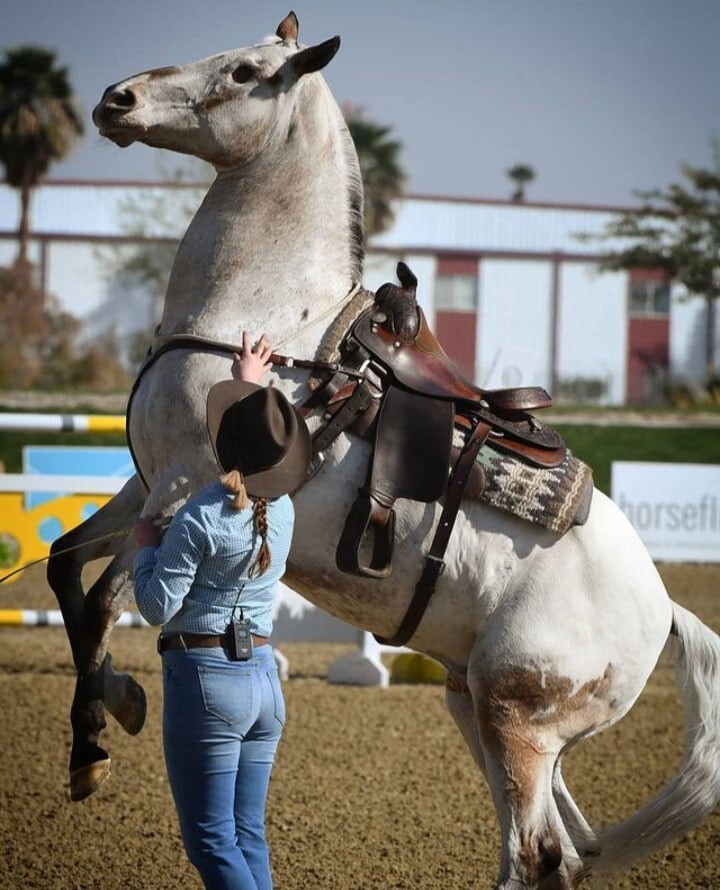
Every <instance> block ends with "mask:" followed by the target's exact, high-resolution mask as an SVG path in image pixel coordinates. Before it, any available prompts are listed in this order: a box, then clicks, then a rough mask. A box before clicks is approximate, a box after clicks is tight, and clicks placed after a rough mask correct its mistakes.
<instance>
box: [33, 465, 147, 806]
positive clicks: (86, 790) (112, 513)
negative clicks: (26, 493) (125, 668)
mask: <svg viewBox="0 0 720 890" xmlns="http://www.w3.org/2000/svg"><path fill="white" fill-rule="evenodd" d="M145 494H146V493H145V490H144V488H143V486H142V484H141V482H140V480H139V479H138V478H137V477H133V478H132V479H130V480H129V481H128V482H127V483H126V484H125V486H124V487H123V488H122V490H121V491H120V492H119V493H118V494H117V495H116V496H115V497H114V498H112V500H110V501H108V503H107V504H105V505H104V506H103V507H102V508H101V509H100V510H98V512H97V513H95V514H94V515H93V516H91V517H90V519H88V520H87V521H86V522H83V523H82V525H80V526H78V527H77V528H74V529H72V530H71V531H70V532H68V533H67V534H66V535H63V536H62V538H59V539H58V540H57V541H55V543H54V544H53V546H52V548H51V551H50V560H49V562H48V571H47V578H48V582H49V584H50V586H51V588H52V589H53V592H54V593H55V596H56V597H57V600H58V604H59V606H60V609H61V611H62V614H63V620H64V622H65V629H66V632H67V635H68V640H69V642H70V647H71V649H72V654H73V661H74V663H75V667H76V669H77V671H78V683H77V686H76V690H75V698H74V701H73V712H72V721H73V736H74V738H73V753H72V756H71V770H72V771H75V770H80V772H78V773H77V775H76V778H75V779H74V780H72V779H71V796H72V797H73V799H77V800H79V799H80V798H81V796H87V794H90V793H92V791H94V790H95V788H96V787H97V785H98V784H99V781H102V779H104V778H105V777H106V776H107V770H108V769H109V762H108V763H107V764H106V765H105V767H102V768H101V769H100V774H101V775H100V777H99V781H95V780H92V781H90V782H88V781H87V780H86V779H85V778H83V769H84V768H87V767H89V766H91V765H92V764H93V763H95V762H100V761H104V760H108V758H107V754H106V753H105V752H104V751H102V749H101V748H99V746H98V745H97V738H98V736H99V734H100V731H101V730H102V728H103V727H104V726H105V717H104V708H103V706H102V700H103V698H104V699H105V701H106V703H107V706H108V710H109V711H110V713H111V714H112V715H113V716H114V717H115V718H116V719H117V720H118V722H119V723H120V724H121V726H122V727H123V728H124V729H125V730H126V731H127V732H130V733H136V732H139V731H140V729H141V727H142V725H143V722H144V720H145V710H146V705H145V693H144V692H143V689H142V687H141V686H140V685H139V684H138V683H136V682H135V681H134V680H133V679H132V677H130V676H129V675H127V674H118V673H116V672H115V671H114V669H113V666H112V659H111V657H110V655H109V653H108V652H107V644H108V638H109V636H110V632H111V630H112V627H113V625H114V624H115V621H116V620H117V618H118V616H119V615H120V614H121V612H122V609H123V607H124V605H125V604H126V602H127V600H128V599H129V597H130V595H131V592H132V587H131V584H130V578H129V567H128V561H129V559H130V558H131V554H132V551H133V548H132V545H131V537H132V533H133V527H134V523H135V520H136V518H137V516H138V515H139V513H140V511H141V509H142V505H143V503H144V500H145ZM118 554H122V556H120V557H118ZM106 556H115V557H116V558H115V560H113V562H112V563H111V564H110V566H108V568H107V569H106V570H105V572H104V573H103V575H102V577H101V578H100V579H99V580H98V582H97V583H96V584H95V585H94V586H93V588H92V589H91V591H90V593H89V594H88V596H87V597H86V596H85V594H84V590H83V585H82V570H83V566H84V565H85V564H86V563H88V562H91V561H92V560H96V559H100V558H102V557H106ZM100 667H102V671H101V670H100ZM91 702H93V703H94V704H92V705H91V704H89V703H91ZM90 771H91V772H93V770H90Z"/></svg>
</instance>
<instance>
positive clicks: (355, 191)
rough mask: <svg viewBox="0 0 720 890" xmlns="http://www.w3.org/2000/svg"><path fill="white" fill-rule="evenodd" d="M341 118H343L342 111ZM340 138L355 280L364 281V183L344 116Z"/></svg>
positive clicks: (353, 276) (353, 278)
mask: <svg viewBox="0 0 720 890" xmlns="http://www.w3.org/2000/svg"><path fill="white" fill-rule="evenodd" d="M340 114H341V118H342V113H340ZM340 138H341V140H342V144H343V151H344V154H345V160H346V164H347V171H348V182H347V185H348V218H349V223H350V256H351V260H352V265H351V271H352V280H353V281H362V276H363V262H364V260H365V228H364V226H363V183H362V176H361V175H360V166H359V163H358V160H357V151H356V149H355V143H354V142H353V140H352V136H351V135H350V130H349V129H348V126H347V123H346V122H345V119H344V118H342V126H341V129H340Z"/></svg>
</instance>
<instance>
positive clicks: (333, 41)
mask: <svg viewBox="0 0 720 890" xmlns="http://www.w3.org/2000/svg"><path fill="white" fill-rule="evenodd" d="M339 48H340V38H339V37H331V38H330V40H326V41H325V42H324V43H318V45H317V46H309V47H308V48H307V49H301V50H300V52H299V53H295V55H294V56H292V57H291V58H290V63H291V65H292V67H293V70H294V72H295V76H296V78H297V79H298V80H299V79H300V78H301V77H302V76H303V74H311V73H312V72H313V71H319V70H320V69H321V68H324V67H325V66H326V65H327V63H328V62H329V61H330V59H332V57H333V56H334V55H335V53H336V52H337V51H338V49H339Z"/></svg>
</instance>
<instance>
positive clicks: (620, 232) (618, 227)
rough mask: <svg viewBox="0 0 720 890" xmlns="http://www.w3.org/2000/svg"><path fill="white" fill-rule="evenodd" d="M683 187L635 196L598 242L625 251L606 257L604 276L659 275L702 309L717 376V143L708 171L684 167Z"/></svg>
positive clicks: (710, 369) (709, 366) (709, 364)
mask: <svg viewBox="0 0 720 890" xmlns="http://www.w3.org/2000/svg"><path fill="white" fill-rule="evenodd" d="M680 170H681V172H682V175H683V178H684V180H685V182H681V183H671V184H670V185H669V186H667V188H665V189H653V190H651V191H639V192H636V195H637V196H638V198H639V199H640V200H641V201H642V203H641V204H640V206H638V207H636V208H632V209H630V210H626V211H623V212H622V213H620V214H619V215H618V216H617V217H616V218H615V219H613V220H612V221H611V222H610V223H609V224H608V225H607V226H606V229H605V232H604V233H603V235H602V236H600V237H601V240H603V241H608V240H610V241H614V242H617V241H618V240H619V241H620V243H623V242H624V243H625V245H626V246H624V247H622V248H620V249H613V250H611V251H609V252H608V253H607V254H606V256H605V257H604V259H603V262H602V265H601V268H602V269H604V270H619V269H634V268H646V269H662V270H663V271H664V272H665V274H666V275H667V277H668V279H669V280H671V281H676V282H678V283H680V284H682V285H684V287H685V289H686V290H687V292H688V293H689V294H692V295H695V296H699V297H702V298H703V299H704V300H705V304H706V313H707V314H706V319H707V322H706V326H705V348H704V359H705V366H706V370H707V374H708V378H712V377H713V376H715V374H716V367H715V359H714V353H715V312H714V302H715V300H716V299H717V298H718V296H720V141H718V140H715V141H714V142H713V166H712V168H711V169H704V168H702V167H692V166H690V165H689V164H683V165H682V166H681V168H680Z"/></svg>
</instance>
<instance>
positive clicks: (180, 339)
mask: <svg viewBox="0 0 720 890" xmlns="http://www.w3.org/2000/svg"><path fill="white" fill-rule="evenodd" d="M361 287H362V286H361V284H360V283H357V284H355V285H354V286H353V287H352V288H351V290H350V292H349V293H348V294H346V296H344V297H343V298H342V300H339V301H338V302H337V303H333V305H332V306H330V308H329V309H326V310H325V312H323V313H322V315H319V316H318V317H317V318H314V319H312V321H309V322H308V323H307V324H306V325H304V326H303V327H301V328H300V329H299V330H298V331H296V332H295V333H294V334H292V336H291V337H287V338H286V339H285V340H282V341H281V342H280V343H279V344H278V346H279V347H282V346H284V345H285V344H286V343H287V342H289V340H290V339H295V338H296V337H298V336H299V335H300V334H303V333H304V332H305V331H307V330H309V329H310V328H311V327H313V326H314V325H316V324H319V323H320V322H322V321H325V320H326V319H327V318H329V317H331V316H333V315H335V316H336V317H339V316H340V315H341V314H342V312H343V311H344V310H345V309H346V308H347V307H348V306H349V304H350V303H351V302H352V300H353V299H354V298H355V297H356V296H357V294H358V293H359V292H360V290H361ZM158 341H160V345H159V346H157V348H156V344H157V343H158ZM176 349H191V350H195V351H196V352H217V353H220V354H221V355H233V354H234V353H238V354H242V347H241V346H239V345H238V344H237V343H226V342H222V341H220V340H212V339H210V338H209V337H201V336H199V335H196V334H170V335H168V336H165V335H164V334H161V333H159V331H156V333H155V341H154V342H153V344H152V346H151V347H150V349H149V350H148V353H147V355H146V356H145V359H144V361H143V363H142V365H141V366H140V370H139V371H138V375H137V377H136V378H135V382H134V383H133V385H132V389H131V390H130V395H129V397H128V403H127V408H126V410H125V429H126V431H127V432H126V439H127V446H128V451H129V452H130V457H131V458H132V462H133V464H134V466H135V472H136V473H137V475H138V478H139V479H140V481H141V482H142V484H143V485H144V486H145V488H146V489H147V490H148V491H150V485H149V484H148V482H147V480H146V479H145V477H144V476H143V473H142V470H141V469H140V464H139V462H138V460H137V458H136V455H135V450H134V449H133V445H132V440H131V438H130V432H129V430H130V410H131V407H132V401H133V398H134V396H135V394H136V392H137V390H138V387H139V386H140V381H141V380H142V378H143V377H144V375H145V373H146V371H148V370H150V368H151V367H152V366H153V365H154V364H155V362H156V361H157V360H158V359H159V358H160V357H161V356H163V355H165V354H166V353H168V352H173V351H175V350H176ZM270 361H271V362H272V364H273V365H274V366H275V367H278V368H303V369H307V370H310V371H320V372H323V371H324V372H330V373H332V374H334V373H336V372H337V371H340V370H344V371H345V372H346V373H348V374H351V375H352V376H358V375H357V372H355V373H354V374H353V372H352V371H349V370H346V369H343V368H341V365H340V364H339V363H338V362H328V361H320V360H316V359H299V358H294V357H293V356H290V355H282V354H280V353H276V352H273V353H272V354H271V355H270Z"/></svg>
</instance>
